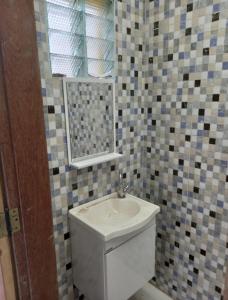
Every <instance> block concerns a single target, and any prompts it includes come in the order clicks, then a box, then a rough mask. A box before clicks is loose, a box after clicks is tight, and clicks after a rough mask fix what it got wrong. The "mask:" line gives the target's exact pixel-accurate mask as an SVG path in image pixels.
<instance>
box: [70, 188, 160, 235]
mask: <svg viewBox="0 0 228 300" xmlns="http://www.w3.org/2000/svg"><path fill="white" fill-rule="evenodd" d="M159 211H160V208H159V207H158V206H157V205H154V204H152V203H149V202H147V201H144V200H142V199H140V198H137V197H134V196H132V195H130V194H126V197H125V198H118V197H117V194H116V193H114V194H111V195H108V196H105V197H102V198H100V199H98V200H94V201H91V202H89V203H86V204H83V205H81V206H78V207H76V208H73V209H71V210H70V211H69V216H70V218H74V219H75V220H77V221H78V222H80V223H81V224H83V225H84V226H86V227H88V228H89V229H91V230H93V231H94V232H95V233H96V234H98V235H99V236H100V237H101V238H102V239H103V240H105V241H108V240H110V239H113V238H115V237H119V236H123V235H125V234H128V233H132V232H134V231H137V230H138V229H140V228H143V227H144V226H146V225H147V224H148V223H149V222H150V221H151V220H152V219H153V218H154V217H155V215H156V214H157V213H158V212H159Z"/></svg>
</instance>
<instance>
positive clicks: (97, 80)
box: [63, 77, 116, 166]
mask: <svg viewBox="0 0 228 300" xmlns="http://www.w3.org/2000/svg"><path fill="white" fill-rule="evenodd" d="M68 82H82V83H108V84H112V87H113V151H111V152H110V151H105V152H100V153H97V154H92V155H86V156H82V157H79V158H73V157H72V151H71V138H70V120H69V110H68V99H67V83H68ZM63 96H64V107H65V122H66V135H67V152H68V161H69V164H70V165H72V166H76V163H78V162H83V161H87V160H91V159H96V158H99V161H101V160H102V159H101V158H102V156H104V155H111V154H114V155H115V154H116V125H115V124H116V110H115V81H114V79H113V78H110V79H103V78H102V79H101V78H83V77H77V78H70V77H65V78H63ZM104 161H106V160H105V159H104Z"/></svg>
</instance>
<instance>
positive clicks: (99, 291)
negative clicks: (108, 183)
mask: <svg viewBox="0 0 228 300" xmlns="http://www.w3.org/2000/svg"><path fill="white" fill-rule="evenodd" d="M70 231H71V245H72V265H73V280H74V284H75V285H76V286H77V287H78V288H79V290H80V291H81V292H82V293H83V294H84V295H85V296H86V297H87V298H88V299H89V300H117V299H118V300H127V299H128V298H129V297H131V296H132V295H133V294H134V293H135V292H136V291H137V290H139V289H140V288H142V287H143V286H144V285H145V284H146V282H148V281H149V280H150V279H151V278H152V277H153V276H154V268H155V235H156V225H155V218H154V219H153V220H151V221H150V223H148V224H147V226H146V227H144V228H143V229H141V230H138V231H136V232H134V233H131V234H126V235H124V236H121V237H118V238H114V239H113V240H110V241H108V242H105V241H104V240H102V238H99V236H98V235H95V234H94V232H93V230H91V229H89V228H87V227H85V226H84V224H83V223H81V222H80V221H78V220H77V219H76V218H74V217H73V216H70Z"/></svg>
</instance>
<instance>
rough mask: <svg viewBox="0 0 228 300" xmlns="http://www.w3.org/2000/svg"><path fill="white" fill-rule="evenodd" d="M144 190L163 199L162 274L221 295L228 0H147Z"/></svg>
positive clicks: (190, 289) (227, 161) (188, 295)
mask: <svg viewBox="0 0 228 300" xmlns="http://www.w3.org/2000/svg"><path fill="white" fill-rule="evenodd" d="M145 42H146V45H145V49H146V50H145V51H146V53H145V57H146V60H145V62H144V71H145V93H146V94H145V102H146V106H147V109H146V113H147V117H146V119H145V124H146V127H147V134H146V137H145V152H144V155H143V157H145V159H144V161H143V166H144V172H145V173H144V174H147V175H146V176H144V177H143V178H144V182H143V188H144V189H143V190H144V191H145V193H144V196H145V197H146V198H147V199H149V200H151V201H153V202H155V203H157V204H158V205H160V207H161V214H160V215H159V217H158V221H157V223H158V226H157V257H156V272H157V274H156V283H157V285H158V286H159V288H161V289H162V290H163V291H164V292H166V293H167V294H169V295H170V296H171V297H172V298H173V299H176V300H177V299H178V300H183V299H185V300H186V299H192V300H198V299H205V300H208V299H211V300H212V299H213V300H217V299H222V296H221V295H222V293H223V288H224V272H225V265H226V264H227V263H228V183H227V181H228V2H227V1H226V0H217V1H215V0H214V1H212V0H198V1H197V0H194V1H193V0H171V1H165V0H160V1H159V0H154V1H149V0H146V2H145Z"/></svg>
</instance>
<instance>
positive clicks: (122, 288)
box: [105, 225, 156, 300]
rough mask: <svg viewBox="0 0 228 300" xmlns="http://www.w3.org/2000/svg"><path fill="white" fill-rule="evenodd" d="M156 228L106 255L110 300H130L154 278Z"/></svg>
mask: <svg viewBox="0 0 228 300" xmlns="http://www.w3.org/2000/svg"><path fill="white" fill-rule="evenodd" d="M155 229H156V226H155V225H153V226H151V227H150V228H148V229H147V230H145V231H144V232H142V233H140V234H139V235H137V236H135V237H133V238H132V239H131V240H129V241H127V242H126V243H124V244H122V245H121V246H119V247H118V248H116V249H114V250H113V251H111V252H109V253H107V254H106V255H105V264H106V295H107V298H106V299H107V300H117V299H118V300H126V299H128V298H129V297H130V296H132V295H133V294H134V293H135V292H136V291H137V290H139V289H140V288H142V287H143V286H144V285H145V283H146V282H147V281H149V280H150V279H151V278H152V277H153V276H154V267H155V231H156V230H155Z"/></svg>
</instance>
